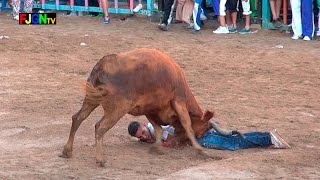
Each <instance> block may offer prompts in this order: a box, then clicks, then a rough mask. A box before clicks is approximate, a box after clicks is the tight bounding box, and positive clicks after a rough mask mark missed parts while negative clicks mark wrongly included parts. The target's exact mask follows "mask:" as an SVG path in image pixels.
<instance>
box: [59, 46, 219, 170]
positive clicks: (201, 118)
mask: <svg viewBox="0 0 320 180" xmlns="http://www.w3.org/2000/svg"><path fill="white" fill-rule="evenodd" d="M99 105H102V107H103V109H104V115H103V117H102V118H101V119H100V120H99V121H98V122H97V123H96V125H95V138H96V160H97V163H100V165H101V166H103V165H104V159H103V153H102V152H103V151H102V147H103V146H102V143H103V140H102V139H103V136H104V134H105V133H106V132H107V131H108V130H109V129H111V128H112V127H113V126H114V125H115V124H116V123H117V122H118V121H119V120H120V118H121V117H123V116H124V115H125V114H131V115H133V116H141V115H145V116H146V117H147V119H148V120H149V121H150V123H152V125H153V126H154V128H155V133H156V144H157V145H159V146H160V144H161V134H162V128H161V127H160V125H168V124H170V125H172V126H174V127H175V129H176V133H177V134H178V136H177V137H179V138H180V140H184V137H187V138H188V139H189V140H190V141H191V143H192V145H193V146H194V147H195V148H196V149H197V150H199V151H200V152H203V148H202V147H201V146H200V145H199V144H198V143H197V141H196V137H200V136H202V135H203V133H204V132H206V131H207V130H208V129H209V128H211V124H210V123H209V120H210V119H211V118H212V117H213V112H210V111H206V112H205V113H203V112H202V110H201V109H200V107H199V105H198V103H197V101H196V99H195V97H194V96H193V94H192V93H191V90H190V88H189V86H188V84H187V82H186V80H185V76H184V74H183V72H182V70H181V69H180V67H179V65H178V64H177V63H176V62H174V61H173V60H172V59H171V58H170V57H169V56H167V55H165V54H164V53H162V52H161V51H159V50H156V49H135V50H132V51H129V52H124V53H120V54H117V55H115V54H112V55H107V56H104V57H103V58H102V59H101V60H100V61H99V62H98V63H97V64H96V65H95V67H94V68H93V70H92V72H91V74H90V76H89V78H88V80H87V85H86V97H85V99H84V101H83V105H82V108H81V109H80V110H79V111H78V112H77V113H76V114H75V115H73V116H72V127H71V131H70V136H69V139H68V142H67V143H66V145H65V146H64V150H63V153H62V157H71V155H72V149H73V141H74V136H75V133H76V131H77V129H78V128H79V126H80V124H81V122H82V121H83V120H85V119H86V118H87V117H88V116H89V114H90V113H91V112H92V111H93V110H94V109H95V108H96V107H98V106H99ZM159 146H157V147H159ZM152 150H157V148H155V147H153V148H152Z"/></svg>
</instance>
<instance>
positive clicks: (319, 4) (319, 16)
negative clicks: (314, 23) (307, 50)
mask: <svg viewBox="0 0 320 180" xmlns="http://www.w3.org/2000/svg"><path fill="white" fill-rule="evenodd" d="M317 3H318V11H319V13H318V32H317V36H320V0H318V1H317Z"/></svg>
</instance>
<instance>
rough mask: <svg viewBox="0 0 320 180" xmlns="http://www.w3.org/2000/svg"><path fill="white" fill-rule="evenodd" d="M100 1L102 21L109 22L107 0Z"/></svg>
mask: <svg viewBox="0 0 320 180" xmlns="http://www.w3.org/2000/svg"><path fill="white" fill-rule="evenodd" d="M101 2H102V9H103V13H104V19H103V23H104V24H109V23H110V19H109V12H108V8H109V4H108V0H101Z"/></svg>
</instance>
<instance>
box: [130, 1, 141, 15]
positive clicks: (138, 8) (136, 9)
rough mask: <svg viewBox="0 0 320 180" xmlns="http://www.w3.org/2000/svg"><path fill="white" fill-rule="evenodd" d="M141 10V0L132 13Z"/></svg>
mask: <svg viewBox="0 0 320 180" xmlns="http://www.w3.org/2000/svg"><path fill="white" fill-rule="evenodd" d="M142 8H143V5H142V0H139V3H138V4H137V6H136V7H135V8H134V9H133V10H132V11H133V12H134V13H137V12H139V11H140V10H141V9H142Z"/></svg>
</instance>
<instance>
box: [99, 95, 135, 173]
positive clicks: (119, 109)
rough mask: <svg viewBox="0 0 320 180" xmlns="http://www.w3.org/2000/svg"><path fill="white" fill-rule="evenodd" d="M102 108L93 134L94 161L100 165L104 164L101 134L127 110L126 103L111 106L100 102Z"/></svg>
mask: <svg viewBox="0 0 320 180" xmlns="http://www.w3.org/2000/svg"><path fill="white" fill-rule="evenodd" d="M102 106H103V108H104V115H103V117H102V118H101V119H100V121H98V122H97V123H96V125H95V135H96V137H95V138H96V162H97V163H98V164H99V165H100V166H102V167H103V166H104V164H105V160H104V158H103V136H104V134H105V133H106V132H107V131H108V130H109V129H111V128H112V127H113V126H114V125H115V124H116V123H117V122H118V121H119V120H120V119H121V118H122V117H123V116H124V115H125V114H127V113H128V112H129V109H128V108H126V107H127V106H128V103H120V101H117V104H116V105H115V104H113V106H110V104H109V105H106V104H102Z"/></svg>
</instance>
